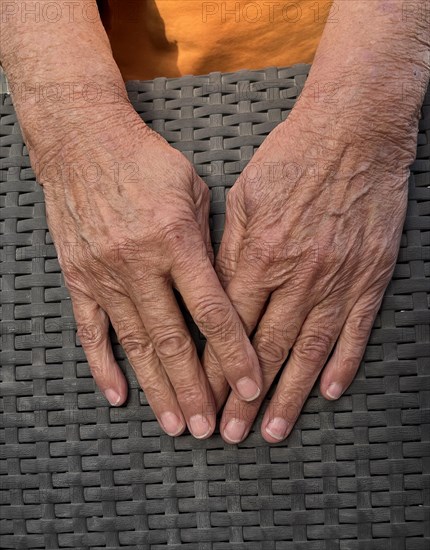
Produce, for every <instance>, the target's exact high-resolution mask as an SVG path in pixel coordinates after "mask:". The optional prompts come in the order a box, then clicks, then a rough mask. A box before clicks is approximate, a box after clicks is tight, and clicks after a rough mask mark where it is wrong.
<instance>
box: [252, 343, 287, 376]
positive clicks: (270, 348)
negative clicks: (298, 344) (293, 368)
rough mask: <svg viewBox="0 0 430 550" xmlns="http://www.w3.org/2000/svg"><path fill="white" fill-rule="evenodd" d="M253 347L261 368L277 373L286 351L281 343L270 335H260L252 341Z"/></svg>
mask: <svg viewBox="0 0 430 550" xmlns="http://www.w3.org/2000/svg"><path fill="white" fill-rule="evenodd" d="M254 347H255V349H256V352H257V355H258V358H259V360H260V363H261V365H262V367H264V368H265V369H266V370H267V369H270V370H272V369H273V370H275V371H277V370H278V369H279V368H280V366H281V365H282V363H283V362H284V361H285V359H286V356H287V353H288V351H287V349H286V346H285V345H283V343H281V342H279V341H277V340H276V339H275V338H274V337H271V336H270V334H262V335H259V336H256V338H255V339H254Z"/></svg>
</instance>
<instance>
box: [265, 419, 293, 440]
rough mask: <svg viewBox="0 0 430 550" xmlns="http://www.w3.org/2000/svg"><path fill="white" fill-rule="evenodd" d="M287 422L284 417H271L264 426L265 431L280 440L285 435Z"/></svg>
mask: <svg viewBox="0 0 430 550" xmlns="http://www.w3.org/2000/svg"><path fill="white" fill-rule="evenodd" d="M287 429H288V422H287V421H286V420H285V419H284V418H279V417H276V418H273V419H272V420H271V421H270V422H269V423H268V424H267V427H266V432H267V433H268V434H269V435H271V436H272V437H274V438H275V439H278V440H279V441H281V439H284V438H285V436H286V435H287Z"/></svg>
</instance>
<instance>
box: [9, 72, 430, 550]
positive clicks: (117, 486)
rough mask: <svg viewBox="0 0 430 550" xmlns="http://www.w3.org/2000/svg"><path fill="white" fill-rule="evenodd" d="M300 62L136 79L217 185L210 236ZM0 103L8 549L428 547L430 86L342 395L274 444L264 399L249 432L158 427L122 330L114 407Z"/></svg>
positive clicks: (316, 404) (317, 406) (144, 99)
mask: <svg viewBox="0 0 430 550" xmlns="http://www.w3.org/2000/svg"><path fill="white" fill-rule="evenodd" d="M307 70H308V67H306V66H296V67H293V68H286V69H275V68H270V69H267V70H264V71H241V72H239V73H234V74H225V75H221V74H218V73H217V74H212V75H210V76H204V77H183V78H177V79H169V80H166V79H162V78H160V79H156V80H155V81H152V82H132V83H130V84H129V92H130V97H131V98H132V101H133V103H134V106H135V107H136V109H137V110H138V111H139V112H140V113H141V114H142V115H143V117H144V119H145V120H146V121H147V122H148V123H149V124H150V125H151V126H152V127H153V128H154V129H155V130H157V131H158V132H160V133H161V134H162V135H163V136H165V137H166V138H167V139H168V141H170V142H171V143H172V145H173V146H174V147H177V148H178V149H180V150H181V151H183V152H184V153H185V154H186V155H187V157H188V158H189V159H190V160H191V161H193V163H194V164H195V166H196V167H197V170H198V172H199V173H200V174H201V176H202V177H203V178H204V179H205V181H206V182H207V183H208V185H209V186H210V187H211V191H212V215H211V223H212V236H213V240H214V242H215V243H216V242H219V240H220V237H221V234H222V228H223V223H224V209H225V202H224V196H225V189H226V187H228V186H230V185H232V183H233V182H234V180H235V179H236V177H237V175H238V174H239V173H240V171H241V170H242V168H243V166H244V165H245V164H246V162H247V161H248V160H249V159H250V158H251V156H252V153H253V151H254V149H255V148H256V147H257V146H258V145H259V144H260V143H261V142H262V140H263V139H264V137H265V136H266V135H267V133H268V132H269V131H270V130H271V129H272V128H273V127H274V126H275V125H276V124H277V123H278V122H279V121H280V120H282V119H284V118H285V117H286V116H287V114H288V110H289V109H290V108H291V107H292V105H293V104H294V101H295V99H296V98H297V95H298V93H299V92H300V90H301V88H302V86H303V83H304V81H305V78H306V74H307ZM0 117H1V118H0V146H1V147H0V168H1V172H0V186H1V187H0V204H1V207H2V208H1V232H2V237H1V238H2V241H3V245H4V248H3V249H2V264H1V270H2V290H1V298H2V307H1V315H2V353H1V364H2V369H1V373H2V384H1V406H2V409H3V414H2V417H1V427H0V441H1V447H0V453H1V461H0V484H1V492H0V495H1V512H0V513H1V523H0V529H1V531H0V532H1V542H0V547H1V548H2V549H21V548H22V549H24V548H31V549H45V548H46V549H60V548H73V549H82V550H83V549H89V548H91V549H94V550H95V549H102V548H103V549H104V548H121V549H124V550H125V549H127V550H132V549H133V550H137V549H149V548H150V549H153V550H156V549H158V548H165V547H169V548H172V549H173V548H176V549H179V548H181V549H184V550H188V549H199V550H209V549H213V550H227V549H228V550H230V549H233V550H239V549H244V550H245V549H246V550H259V549H263V550H362V549H363V550H368V549H375V550H377V549H383V550H388V549H391V550H402V549H408V550H428V549H429V548H430V520H429V513H430V484H429V479H430V478H429V474H430V414H429V409H430V385H429V380H430V377H429V357H430V350H429V342H430V334H429V333H430V330H429V312H428V298H429V280H428V279H427V280H426V279H425V277H426V276H427V277H429V275H430V273H429V272H430V262H429V258H430V254H429V244H430V221H429V216H428V214H429V212H430V189H429V185H430V161H429V151H430V96H429V94H427V99H426V105H425V106H424V107H423V118H422V120H421V124H420V134H419V141H418V154H417V160H416V161H415V163H414V165H413V167H412V173H413V175H412V176H411V180H410V195H409V197H410V200H409V211H408V216H407V220H406V224H405V229H404V234H403V238H402V245H401V250H400V254H399V259H398V264H397V267H396V270H395V274H394V278H393V280H392V282H391V284H390V286H389V288H388V290H387V292H386V296H385V299H384V302H383V305H382V308H381V311H380V314H379V315H378V318H377V320H376V323H375V327H374V329H373V332H372V336H371V339H370V342H369V344H368V346H367V350H366V354H365V358H364V362H363V364H362V366H361V368H360V371H359V373H358V375H357V377H356V380H355V381H354V383H353V384H352V385H351V387H350V388H349V389H348V391H347V392H346V394H345V395H344V396H343V397H342V398H341V399H340V400H339V401H336V402H328V401H326V400H324V399H323V398H322V397H320V396H319V394H318V391H317V390H316V389H314V390H313V392H312V394H311V396H310V398H309V399H308V401H307V403H306V406H305V408H304V411H303V413H302V415H301V417H300V419H299V421H298V423H297V425H296V427H295V429H294V430H293V432H292V434H291V435H290V437H289V438H288V440H287V441H286V442H283V443H281V444H278V445H272V446H271V445H269V444H267V443H266V442H265V441H264V440H263V439H262V438H261V437H260V435H259V426H260V421H261V414H260V416H259V420H258V422H257V423H256V425H255V426H254V428H253V430H252V431H251V434H250V436H249V437H248V438H247V439H246V441H245V442H244V443H242V444H239V445H228V444H226V443H224V442H223V441H222V439H221V438H220V436H219V434H218V432H216V434H215V435H214V436H213V437H211V438H210V439H209V440H206V441H198V440H196V439H194V438H193V437H191V436H190V435H188V433H186V434H184V435H182V436H180V437H178V438H171V437H169V436H167V435H165V434H163V432H162V431H161V429H160V428H159V427H158V424H157V422H156V421H155V418H154V416H153V414H152V412H151V410H150V408H149V406H148V405H147V402H146V399H145V396H144V394H143V392H142V391H141V390H140V389H139V387H138V386H137V384H136V381H135V379H134V376H133V374H132V372H131V370H130V368H129V366H128V364H127V363H126V361H125V360H123V358H124V354H123V352H122V350H121V349H120V348H119V346H118V345H116V346H115V352H116V354H117V356H118V357H119V358H121V361H120V364H121V365H122V366H123V368H124V370H125V371H126V374H127V378H128V380H129V383H130V393H129V400H128V403H127V404H126V405H125V406H123V407H121V408H119V409H115V408H109V407H108V406H106V401H105V399H104V398H103V396H102V395H101V394H100V393H99V392H98V391H97V389H96V388H95V385H94V382H93V380H92V378H91V376H90V372H89V369H88V365H87V363H86V361H85V356H84V353H83V351H82V348H81V347H80V345H79V342H78V340H77V337H76V331H75V324H74V321H73V317H72V309H71V304H70V300H69V298H68V295H67V292H66V290H65V288H64V285H63V282H62V277H61V274H60V270H59V266H58V262H57V259H56V254H55V249H54V246H53V245H52V241H51V239H50V236H49V233H48V230H47V225H46V220H45V212H44V203H43V193H42V190H41V188H40V187H39V186H38V185H37V184H36V183H35V181H34V175H33V172H32V170H31V169H30V165H29V159H28V156H27V151H26V148H25V146H24V145H23V142H22V138H21V135H20V131H19V127H18V124H17V121H16V116H15V113H14V110H13V107H12V105H11V101H10V98H9V97H7V96H2V100H1V103H0ZM196 341H198V343H199V344H201V342H200V340H199V338H198V336H197V335H196ZM263 410H264V408H263Z"/></svg>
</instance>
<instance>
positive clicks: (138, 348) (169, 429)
mask: <svg viewBox="0 0 430 550" xmlns="http://www.w3.org/2000/svg"><path fill="white" fill-rule="evenodd" d="M108 313H109V316H110V318H111V321H112V325H113V327H114V330H115V332H116V334H117V336H118V341H119V343H120V344H121V346H122V348H123V349H124V351H125V353H126V355H127V357H128V360H129V361H130V364H131V366H132V367H133V370H134V372H135V374H136V378H137V381H138V382H139V384H140V387H141V388H142V389H143V391H144V392H145V396H146V398H147V400H148V403H149V405H150V407H151V409H152V410H153V412H154V414H155V416H156V417H157V419H158V422H159V423H160V425H161V427H162V428H163V430H164V431H165V432H166V433H167V434H168V435H171V436H176V435H179V434H180V433H182V432H183V431H184V429H185V426H186V424H185V420H184V417H183V415H182V411H181V407H180V406H179V403H178V400H177V399H176V394H175V391H174V389H173V388H172V385H171V383H170V380H169V378H168V376H167V374H166V372H165V370H164V368H163V367H162V365H161V364H160V361H159V359H158V356H157V354H156V353H155V350H154V346H153V345H152V342H151V340H150V338H149V335H148V333H147V331H146V329H145V327H144V325H143V323H142V320H141V318H140V316H139V314H138V312H137V310H136V308H135V306H134V304H133V302H132V301H131V300H130V299H129V298H128V297H126V296H117V297H115V299H114V300H112V302H111V305H110V308H109V309H108Z"/></svg>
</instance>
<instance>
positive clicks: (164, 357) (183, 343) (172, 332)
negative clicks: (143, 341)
mask: <svg viewBox="0 0 430 550" xmlns="http://www.w3.org/2000/svg"><path fill="white" fill-rule="evenodd" d="M151 338H152V341H153V342H154V346H155V349H156V351H157V355H158V356H159V358H160V360H161V361H164V362H169V361H172V360H174V361H175V363H178V362H180V361H184V360H186V359H189V358H190V355H191V354H192V350H193V348H192V340H191V336H190V335H189V334H188V333H187V331H185V330H183V329H182V328H180V327H164V326H163V327H158V328H157V330H155V331H152V332H151Z"/></svg>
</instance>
